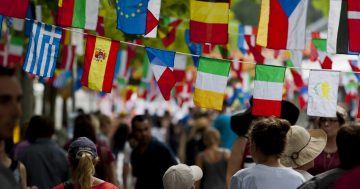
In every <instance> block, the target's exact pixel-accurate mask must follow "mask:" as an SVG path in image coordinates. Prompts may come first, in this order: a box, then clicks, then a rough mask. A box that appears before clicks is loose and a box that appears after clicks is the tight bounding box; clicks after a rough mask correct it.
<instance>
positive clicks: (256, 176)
mask: <svg viewBox="0 0 360 189" xmlns="http://www.w3.org/2000/svg"><path fill="white" fill-rule="evenodd" d="M289 129H290V123H289V122H288V121H286V120H283V119H277V118H272V117H270V118H264V119H262V120H260V121H257V122H255V123H254V124H253V127H252V129H251V132H250V144H251V154H252V155H253V158H254V161H255V162H256V165H254V166H252V167H250V168H246V169H242V170H240V171H238V172H237V173H236V174H235V175H234V176H232V178H231V182H230V189H240V188H246V189H296V188H297V187H298V186H300V185H301V184H302V183H303V182H304V177H303V176H302V175H301V174H300V173H298V172H296V171H294V170H293V169H291V168H288V167H284V166H283V165H282V164H281V163H280V157H281V154H282V153H283V152H284V149H285V145H286V135H287V132H288V131H289Z"/></svg>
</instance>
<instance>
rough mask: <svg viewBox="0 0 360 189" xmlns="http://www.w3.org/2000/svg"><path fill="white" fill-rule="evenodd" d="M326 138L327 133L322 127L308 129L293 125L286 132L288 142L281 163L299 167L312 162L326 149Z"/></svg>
mask: <svg viewBox="0 0 360 189" xmlns="http://www.w3.org/2000/svg"><path fill="white" fill-rule="evenodd" d="M326 139H327V137H326V133H325V132H324V131H323V130H321V129H312V130H310V131H307V130H306V129H305V128H303V127H301V126H297V125H294V126H291V127H290V130H289V131H288V133H287V134H286V143H287V144H286V147H285V151H284V153H283V154H282V156H281V163H282V164H283V165H285V166H286V167H292V168H298V167H301V166H303V165H305V164H308V163H310V162H312V161H313V160H314V159H315V158H316V157H317V156H318V155H319V154H320V153H321V152H322V151H323V150H324V148H325V145H326ZM312 166H313V165H312ZM310 167H311V166H310ZM310 167H309V168H310Z"/></svg>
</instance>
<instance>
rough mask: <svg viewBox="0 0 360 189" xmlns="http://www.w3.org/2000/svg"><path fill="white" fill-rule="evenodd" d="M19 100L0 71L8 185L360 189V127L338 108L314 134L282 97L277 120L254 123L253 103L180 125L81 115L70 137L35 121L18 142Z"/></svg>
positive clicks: (159, 119) (0, 161) (7, 73)
mask: <svg viewBox="0 0 360 189" xmlns="http://www.w3.org/2000/svg"><path fill="white" fill-rule="evenodd" d="M22 95H23V94H22V91H21V87H20V84H19V82H18V81H17V78H16V77H15V76H14V73H13V71H11V70H8V69H4V68H0V188H3V189H12V188H14V189H15V188H21V189H29V188H30V189H49V188H54V189H68V188H75V189H89V188H93V189H116V188H121V189H145V188H146V189H147V188H154V189H195V188H196V189H228V188H230V189H243V188H245V189H263V188H264V189H265V188H266V189H272V188H274V189H296V188H299V189H322V188H324V189H325V188H334V189H338V188H359V187H360V182H359V179H357V175H358V173H360V150H358V148H359V146H360V127H358V126H354V125H350V124H349V122H348V121H349V117H348V114H347V111H346V110H345V109H344V108H342V107H340V106H338V108H337V112H336V117H333V118H325V117H319V118H316V119H315V120H316V121H315V122H314V124H313V128H311V129H309V130H307V129H305V128H304V127H303V126H299V125H296V122H297V119H298V117H299V109H298V108H297V107H296V106H295V105H294V104H292V103H291V102H288V101H285V100H283V101H282V111H281V115H280V117H279V118H275V117H255V116H253V115H252V114H251V107H250V108H248V109H246V110H244V111H241V112H238V113H235V114H233V115H229V114H227V113H225V112H220V113H218V112H215V113H214V112H206V111H202V110H198V109H191V110H190V111H189V114H188V115H187V116H185V117H184V118H183V119H181V120H178V121H174V119H173V118H172V115H171V113H170V112H165V114H164V115H162V116H157V115H150V114H149V113H145V114H144V115H130V114H128V113H126V112H123V113H121V114H120V115H119V116H117V117H115V118H110V117H108V116H106V115H104V114H101V113H100V112H95V113H85V112H83V111H80V110H79V111H78V112H77V116H76V118H75V119H74V121H73V123H72V124H71V125H72V126H73V130H72V131H73V132H72V133H71V137H69V138H66V139H61V137H62V136H61V135H56V134H55V133H56V132H55V127H54V122H53V120H51V119H50V118H47V117H45V116H33V117H32V118H31V119H30V120H29V121H28V122H27V123H26V124H25V125H24V126H22V129H24V130H25V132H24V133H25V134H24V136H23V139H22V141H21V142H19V143H17V144H14V143H13V132H14V128H15V126H16V124H17V122H18V119H19V118H20V117H21V116H22V110H21V105H20V101H21V96H22ZM250 104H251V100H250ZM67 127H69V126H67ZM63 141H66V142H63Z"/></svg>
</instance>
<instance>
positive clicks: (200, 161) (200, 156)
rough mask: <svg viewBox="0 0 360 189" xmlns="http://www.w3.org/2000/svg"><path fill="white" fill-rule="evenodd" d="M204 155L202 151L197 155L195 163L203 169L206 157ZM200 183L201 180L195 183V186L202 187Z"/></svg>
mask: <svg viewBox="0 0 360 189" xmlns="http://www.w3.org/2000/svg"><path fill="white" fill-rule="evenodd" d="M203 156H204V152H201V153H199V154H198V155H197V156H196V159H195V164H196V165H197V166H199V167H200V168H201V170H203V159H204V158H203ZM200 183H201V180H199V181H197V182H196V183H195V188H200Z"/></svg>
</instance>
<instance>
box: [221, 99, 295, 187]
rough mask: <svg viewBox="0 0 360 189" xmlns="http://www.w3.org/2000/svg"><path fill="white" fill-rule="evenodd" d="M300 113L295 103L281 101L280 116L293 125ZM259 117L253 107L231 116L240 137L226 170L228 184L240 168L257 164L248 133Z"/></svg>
mask: <svg viewBox="0 0 360 189" xmlns="http://www.w3.org/2000/svg"><path fill="white" fill-rule="evenodd" d="M250 105H252V99H250ZM299 114H300V110H299V109H298V108H297V107H296V106H295V105H294V104H293V103H291V102H289V101H286V100H283V101H281V115H280V118H282V119H285V120H287V121H289V122H290V124H291V125H295V123H296V121H297V119H298V117H299ZM257 119H261V117H256V116H253V115H252V111H251V107H249V108H248V109H246V110H245V111H241V112H239V113H235V114H234V115H232V116H231V120H230V125H231V129H232V130H233V131H234V133H236V134H237V135H238V138H237V139H236V141H235V142H234V145H233V147H232V149H231V155H230V159H229V163H228V167H227V171H226V184H227V186H228V185H229V184H230V179H231V177H232V176H233V175H234V174H235V173H236V172H237V171H238V170H241V169H243V168H247V167H251V166H253V165H255V163H254V160H253V158H252V155H251V152H250V143H249V139H248V133H249V130H250V125H251V123H252V121H253V120H257Z"/></svg>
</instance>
